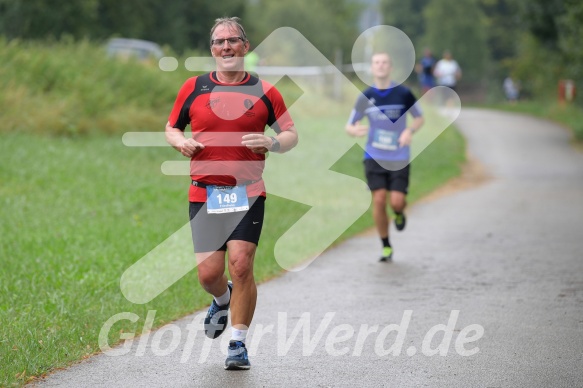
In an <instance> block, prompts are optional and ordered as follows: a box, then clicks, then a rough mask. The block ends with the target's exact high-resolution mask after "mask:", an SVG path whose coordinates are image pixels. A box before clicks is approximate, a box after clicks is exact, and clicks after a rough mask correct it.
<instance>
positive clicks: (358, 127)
mask: <svg viewBox="0 0 583 388" xmlns="http://www.w3.org/2000/svg"><path fill="white" fill-rule="evenodd" d="M346 132H347V133H348V134H349V135H350V136H354V137H362V136H365V135H367V134H368V125H364V124H360V123H359V122H356V123H354V124H352V125H350V124H348V125H346Z"/></svg>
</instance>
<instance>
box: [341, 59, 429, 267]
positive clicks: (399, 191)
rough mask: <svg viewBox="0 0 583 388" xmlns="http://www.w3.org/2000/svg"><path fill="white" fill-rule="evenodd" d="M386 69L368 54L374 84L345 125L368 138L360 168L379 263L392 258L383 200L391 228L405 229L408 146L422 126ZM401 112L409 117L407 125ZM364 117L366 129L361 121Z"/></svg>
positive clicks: (412, 101) (411, 100) (388, 65)
mask: <svg viewBox="0 0 583 388" xmlns="http://www.w3.org/2000/svg"><path fill="white" fill-rule="evenodd" d="M392 66H393V65H392V61H391V57H390V56H389V54H388V53H385V52H379V53H375V54H373V56H372V58H371V72H372V76H373V82H374V85H373V86H371V87H369V88H368V89H366V90H365V91H364V92H363V93H362V94H361V95H360V96H359V97H358V99H357V100H356V104H355V106H354V109H353V110H352V113H351V114H350V118H349V120H348V123H347V124H346V131H347V132H348V134H349V135H351V136H358V137H360V136H365V135H368V140H367V142H366V148H365V152H364V169H365V174H366V179H367V183H368V187H369V188H370V190H371V193H372V202H373V206H372V216H373V219H374V222H375V225H376V229H377V231H378V233H379V236H380V238H381V241H382V244H383V245H382V246H383V249H382V253H381V258H380V261H390V260H391V259H392V257H393V248H392V247H391V243H390V241H389V222H390V218H389V215H388V213H387V197H388V199H389V203H390V206H391V208H392V209H393V212H394V213H395V227H396V229H397V230H399V231H401V230H403V229H405V223H406V217H405V213H404V210H405V207H406V205H407V190H408V186H409V170H410V166H409V159H410V150H409V145H410V144H411V140H412V137H413V134H414V133H415V132H416V131H417V130H419V128H421V126H422V125H423V123H424V119H423V117H422V116H421V111H420V109H419V107H418V106H417V104H416V102H417V99H416V98H415V96H413V93H411V91H410V90H409V89H408V88H407V87H405V86H403V85H398V84H396V83H395V82H392V81H391V70H392ZM407 113H409V114H410V115H411V116H412V117H413V119H412V120H411V123H410V124H409V125H407ZM365 116H366V117H367V119H368V124H369V125H364V124H362V123H361V120H362V119H363V118H364V117H365Z"/></svg>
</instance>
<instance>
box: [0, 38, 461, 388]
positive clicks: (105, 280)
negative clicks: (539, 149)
mask: <svg viewBox="0 0 583 388" xmlns="http://www.w3.org/2000/svg"><path fill="white" fill-rule="evenodd" d="M3 44H4V47H3V48H2V50H4V51H3V52H5V53H9V54H10V55H12V57H11V58H20V57H21V56H23V55H24V56H26V55H32V54H31V52H30V51H27V50H23V52H20V53H19V52H16V51H18V50H16V49H15V48H10V47H8V46H10V45H9V44H6V42H4V43H3ZM0 46H2V45H0ZM20 48H22V47H20ZM10 50H13V51H10ZM14 50H16V51H14ZM54 50H55V51H56V52H59V50H64V51H63V52H64V53H65V54H67V53H70V52H69V51H67V50H73V49H72V48H70V47H69V48H54ZM80 50H81V51H83V50H86V52H85V54H86V55H87V57H88V58H93V60H95V61H97V62H98V63H101V62H99V61H101V60H103V59H99V58H97V57H94V56H92V55H93V54H92V51H93V50H92V49H91V47H90V46H87V47H86V48H83V47H81V49H80ZM27 53H28V54H27ZM61 54H62V52H61ZM39 55H41V57H40V58H42V59H38V58H36V57H30V58H29V60H28V61H26V60H24V59H23V58H24V57H23V58H21V59H19V60H20V61H21V62H19V66H21V67H22V68H25V69H26V71H22V72H14V73H10V72H11V71H13V70H11V69H7V68H6V67H3V68H2V70H1V72H0V82H3V85H9V84H10V82H12V84H10V85H12V86H13V87H12V88H8V89H4V90H3V92H2V94H1V95H0V99H1V100H2V101H4V102H6V101H11V98H12V97H14V94H13V93H14V90H20V93H21V94H20V97H19V100H17V101H13V102H12V104H13V105H12V109H13V111H11V112H9V111H3V112H2V113H1V116H2V118H3V119H5V120H4V121H3V125H2V129H0V139H1V141H0V155H2V163H1V164H0V182H2V185H0V219H2V223H0V234H1V235H2V239H1V240H0V258H1V261H2V266H0V289H1V290H0V365H1V368H0V386H10V385H21V384H23V383H25V382H26V381H29V380H30V379H31V376H39V375H42V374H44V373H47V372H50V371H52V370H54V369H55V368H60V367H64V366H67V365H70V364H71V363H73V362H75V361H77V360H80V359H82V358H84V357H87V356H89V355H91V354H93V353H95V352H99V347H98V342H97V338H98V335H99V331H100V329H101V326H102V325H103V323H104V322H105V321H106V320H107V319H108V318H110V317H111V316H113V315H114V314H117V313H120V312H131V313H135V314H137V315H138V316H139V317H140V319H139V321H138V322H136V323H130V322H129V321H121V322H119V324H116V326H115V327H114V328H113V329H112V330H111V332H110V343H115V342H116V341H117V340H119V333H120V332H133V331H135V330H136V328H139V327H142V326H143V324H144V319H145V317H146V313H147V311H148V310H156V311H157V313H156V320H155V322H154V326H160V325H162V324H163V323H166V322H169V321H172V320H175V319H177V318H179V317H182V316H184V315H186V314H188V313H189V312H192V311H194V310H196V309H200V308H202V307H204V306H205V305H207V304H208V302H209V298H208V295H207V294H206V293H205V292H204V291H202V290H201V288H200V286H198V282H197V279H196V270H194V271H192V272H190V273H188V274H187V275H186V276H184V277H183V278H181V279H180V280H179V281H178V282H176V283H175V284H174V285H172V286H171V287H169V288H168V289H167V290H166V291H165V292H163V293H162V294H161V295H159V296H158V297H156V298H155V299H153V300H152V301H151V302H149V303H147V304H144V305H137V304H133V303H130V302H129V301H128V300H126V299H125V298H124V296H123V295H122V293H121V292H120V278H121V276H122V274H123V273H124V271H125V270H126V269H127V268H128V267H130V266H131V265H132V264H133V263H135V262H136V261H138V260H139V259H140V258H142V257H143V256H144V255H145V254H147V253H148V252H150V251H151V250H152V249H153V248H155V247H156V246H157V245H158V244H160V243H161V242H162V241H164V240H165V239H166V238H168V237H169V236H171V235H172V234H173V233H174V232H175V231H176V230H178V229H179V228H181V227H182V226H183V225H184V224H185V223H186V222H187V221H188V219H187V196H186V194H187V187H188V179H187V178H186V177H171V176H166V175H163V174H162V173H161V172H160V165H161V164H162V162H164V161H166V160H183V159H182V158H181V157H180V155H178V154H177V153H176V152H175V151H174V150H172V149H170V148H169V147H160V148H128V147H125V146H124V145H123V144H122V142H121V133H123V132H125V131H127V130H136V128H139V129H144V130H158V129H160V128H161V127H162V126H163V124H164V123H165V117H166V116H167V114H168V110H169V109H170V106H171V104H172V101H173V99H174V95H175V93H176V90H177V87H178V86H179V85H180V84H181V82H182V81H183V80H184V78H186V77H185V76H184V75H181V74H164V75H163V76H160V72H159V70H158V71H156V70H155V69H149V68H148V67H144V66H143V65H140V64H125V65H124V66H123V67H122V68H120V67H119V64H117V65H116V64H109V63H108V64H107V66H112V67H111V68H110V69H109V70H108V71H113V72H114V73H115V72H119V73H124V74H126V75H127V76H128V77H130V78H131V77H132V74H129V73H136V74H137V75H136V74H133V76H135V77H137V78H136V80H134V81H131V82H130V81H127V82H130V84H126V85H125V86H123V87H120V88H121V89H120V90H119V94H120V95H121V96H122V97H123V98H121V99H120V100H117V98H118V97H119V96H117V97H115V96H114V97H111V98H112V99H116V100H115V101H117V102H116V103H110V102H107V103H106V102H102V101H99V99H96V100H91V98H93V97H87V96H86V93H90V92H91V89H88V90H85V91H84V92H83V93H82V92H81V91H79V93H78V94H74V95H73V96H71V97H68V94H69V92H71V91H73V90H83V88H84V87H87V88H89V86H88V85H87V86H79V85H78V84H77V83H73V84H71V85H70V86H67V87H65V86H63V83H65V82H66V79H67V78H74V79H76V80H77V81H78V82H80V83H84V82H88V83H91V82H90V81H89V79H91V77H90V73H87V74H86V77H87V78H88V79H87V80H85V79H84V78H85V77H81V76H77V73H76V72H78V71H80V70H79V69H80V68H79V67H78V66H73V65H72V64H66V63H64V62H60V61H61V60H62V55H57V57H59V58H61V59H55V58H53V57H52V56H50V55H49V54H48V53H45V52H44V51H43V50H42V49H40V54H39ZM43 55H46V57H42V56H43ZM31 58H32V59H31ZM35 58H36V59H35ZM84 58H85V57H84ZM37 60H38V61H41V62H42V63H44V64H45V65H44V66H41V65H38V70H35V69H36V68H32V67H31V66H32V64H34V63H35V61H37ZM85 60H88V61H89V62H92V61H91V60H89V59H87V58H86V59H85ZM51 61H54V62H55V64H56V65H55V66H54V67H52V68H51V65H48V64H47V63H50V62H51ZM65 62H66V61H65ZM70 62H74V61H70ZM27 66H28V67H27ZM61 66H71V67H68V68H67V70H66V71H63V73H62V74H60V73H59V74H56V75H54V79H55V80H56V81H55V82H54V83H48V84H46V85H45V86H43V87H42V88H40V89H35V88H36V86H34V85H33V84H34V83H35V82H33V81H30V80H26V79H25V78H24V77H25V76H26V73H27V72H29V73H28V76H29V77H31V79H34V77H41V75H40V74H42V72H41V69H42V68H50V69H52V70H51V71H52V72H57V73H58V69H59V68H60V67H61ZM103 66H106V64H105V63H104V64H103ZM125 66H129V67H125ZM51 71H49V73H48V74H51ZM100 71H101V70H99V69H96V68H95V69H94V72H96V73H99V72H100ZM37 72H38V74H36V73H37ZM125 72H129V73H125ZM7 74H8V77H4V75H7ZM187 76H188V75H187ZM14 77H20V78H14ZM99 77H100V76H99V75H98V76H96V79H97V80H99V79H100V78H99ZM141 77H144V78H141ZM121 78H124V77H121ZM121 78H120V79H119V80H118V82H126V81H121ZM160 78H162V79H164V80H165V81H164V80H162V81H160ZM17 80H18V83H17ZM139 80H141V81H139ZM102 81H103V80H102ZM138 81H139V82H138ZM71 82H73V81H71ZM103 82H105V81H103ZM133 82H136V84H134V83H133ZM142 82H146V83H152V84H153V85H158V86H156V87H154V88H153V89H151V88H150V87H152V85H148V86H144V87H143V89H139V91H137V89H136V88H139V87H142V85H138V84H140V83H142ZM93 83H94V84H95V87H96V88H100V87H105V86H103V85H98V82H97V81H94V82H93ZM158 83H159V84H158ZM108 85H109V86H107V87H108V88H112V87H114V86H113V84H108ZM132 85H133V86H135V88H134V87H133V86H132ZM177 85H178V86H177ZM282 87H283V89H284V90H283V92H284V95H285V96H286V98H288V96H291V98H294V99H295V98H298V97H299V95H300V93H298V92H297V89H294V88H289V89H287V90H286V86H285V85H282ZM128 88H130V89H132V90H133V92H128V91H127V89H128ZM109 90H110V91H111V89H109ZM100 93H102V92H100ZM135 93H138V95H141V94H144V95H145V96H143V97H142V99H141V100H140V98H136V95H135ZM156 93H160V96H150V95H151V94H156ZM107 94H108V93H105V92H103V95H105V97H107V96H106V95H107ZM103 95H102V96H103ZM148 96H149V97H148ZM306 98H307V103H306V104H305V106H304V108H301V106H300V109H299V110H298V111H296V112H294V113H295V115H294V118H298V120H297V122H298V123H301V127H300V131H301V136H302V142H301V143H300V144H301V146H302V147H304V146H306V145H309V144H311V141H309V140H310V138H311V136H313V139H314V140H315V141H314V147H315V148H310V147H307V148H306V149H302V148H299V149H298V151H297V154H298V155H302V159H304V160H303V161H302V163H305V164H304V166H307V167H304V170H301V169H300V170H299V171H300V173H302V172H303V175H301V177H302V179H305V182H304V183H305V184H306V185H311V186H310V187H314V188H315V189H317V188H318V187H321V186H318V182H317V177H315V176H312V174H311V171H310V170H309V169H306V168H309V167H310V166H312V165H313V166H315V165H316V163H320V162H321V160H320V159H318V158H320V157H323V154H324V153H323V152H322V148H321V147H320V145H321V144H327V147H325V149H326V150H334V148H335V146H336V145H337V144H336V142H345V139H346V136H345V134H344V132H343V129H342V128H343V127H344V123H345V120H346V116H347V115H348V113H349V109H350V106H351V104H352V101H348V102H346V103H344V104H337V103H332V102H327V101H324V100H323V99H322V98H321V96H318V95H315V94H313V95H310V96H306ZM124 99H125V100H127V101H128V104H123V103H121V101H123V100H124ZM75 100H80V101H77V102H75ZM90 102H93V103H95V104H105V105H97V106H93V107H88V106H87V104H88V103H90ZM36 103H38V104H40V105H35V104H36ZM59 104H64V106H65V107H66V109H64V111H63V112H68V111H69V110H70V109H72V108H74V107H77V108H78V109H79V110H74V111H73V113H74V115H73V116H74V117H73V116H67V117H69V119H70V121H68V120H64V121H62V122H63V123H65V124H66V125H64V124H62V123H61V121H59V120H56V121H47V122H45V123H42V122H39V121H38V117H42V116H43V115H45V114H46V115H50V113H51V111H52V110H53V109H58V107H59V106H60V105H59ZM69 104H72V105H69ZM298 105H300V104H298ZM27 106H38V108H39V109H40V111H39V112H37V111H35V110H32V113H30V115H29V116H31V117H32V119H31V118H30V117H29V116H27V115H26V112H27V111H26V110H22V111H18V109H24V107H27ZM92 109H95V112H94V113H91V110H92ZM112 110H113V111H115V112H114V113H111V114H112V115H113V116H111V117H110V118H111V120H112V121H110V122H108V123H109V124H108V126H105V127H103V128H102V127H101V126H102V125H104V124H103V123H104V122H101V121H98V118H99V117H101V116H103V112H106V113H107V112H110V111H112ZM15 112H20V113H18V114H16V113H15ZM132 112H134V113H132ZM144 112H148V113H144ZM92 114H93V116H92ZM107 114H109V113H107ZM107 114H106V115H107ZM133 114H135V116H132V115H133ZM140 115H142V116H144V115H146V116H147V117H148V118H147V119H146V120H145V121H144V122H139V123H140V124H135V123H133V124H132V126H131V128H130V127H128V126H126V125H125V124H124V123H126V122H131V118H134V119H136V120H137V119H138V117H139V116H140ZM58 116H59V115H58V114H55V117H58ZM9 119H10V120H12V121H10V120H9ZM84 120H85V121H84ZM96 120H97V121H96ZM126 120H130V121H126ZM84 122H86V123H91V124H87V125H88V126H87V127H84V126H83V125H84V124H83V123H84ZM38 123H42V124H43V125H42V128H39V126H38V125H35V124H38ZM67 128H68V129H67ZM83 128H86V129H83ZM45 133H49V134H51V136H39V135H40V134H45ZM54 134H67V135H71V134H74V135H75V136H52V135H54ZM81 134H84V136H79V135H81ZM322 140H325V142H324V141H322ZM302 152H305V155H308V156H310V157H313V158H314V159H306V157H304V156H303V155H304V154H302ZM290 155H292V156H293V153H290ZM324 156H326V155H324ZM276 157H277V156H274V157H273V158H274V159H272V160H271V161H268V164H269V163H271V162H274V161H275V160H276V159H275V158H276ZM327 157H328V159H327V160H328V161H330V160H331V161H332V162H334V161H335V160H337V159H339V160H337V161H336V162H335V163H334V168H333V169H334V171H338V172H341V173H342V174H346V175H350V176H353V177H357V178H359V179H362V178H363V172H362V163H361V159H362V150H361V149H360V147H359V146H358V145H355V146H354V147H352V148H350V149H348V151H347V152H345V153H344V154H343V155H335V154H333V153H332V154H329V155H327ZM330 158H331V159H330ZM463 160H464V145H463V141H462V138H461V136H460V135H459V134H458V133H457V131H455V129H453V128H449V129H448V130H446V131H445V132H443V133H442V134H441V135H440V136H439V137H438V138H437V140H436V141H435V142H433V143H432V144H431V145H430V146H429V147H428V148H427V149H425V151H423V153H422V154H421V155H420V156H419V157H418V158H416V159H415V160H414V162H413V169H414V170H413V171H414V173H413V174H412V182H411V188H410V189H411V190H410V191H411V196H410V198H411V200H412V201H414V200H415V199H417V198H419V197H420V196H423V195H424V194H427V193H428V192H430V191H432V190H433V189H435V188H436V187H437V186H439V185H441V184H442V183H443V182H445V181H446V180H447V179H448V178H451V177H453V176H456V175H457V174H458V173H459V168H460V165H461V163H462V162H463ZM318 165H321V164H318ZM330 165H331V163H330ZM298 166H299V165H292V166H290V167H288V168H289V169H298V168H299V167H298ZM322 190H326V188H325V187H324V188H322ZM325 193H327V192H318V191H315V192H313V195H316V196H318V195H319V194H325ZM266 206H267V210H266V212H267V215H266V221H265V224H266V225H268V228H266V229H264V233H263V236H262V240H261V244H260V247H259V250H258V254H257V257H258V259H257V261H256V277H257V280H258V281H265V280H267V279H270V278H272V277H274V276H277V275H279V274H281V273H282V268H281V267H280V266H279V264H278V263H277V262H276V261H275V260H274V259H273V252H274V246H275V243H276V241H277V240H278V238H279V237H280V236H282V235H283V234H284V233H285V232H286V231H287V230H288V229H289V228H290V226H292V225H293V224H294V223H295V222H296V221H297V220H298V219H300V218H301V217H302V215H303V214H304V213H305V212H306V211H307V210H308V209H309V207H308V206H306V205H304V204H302V203H301V202H298V201H292V200H288V199H286V198H284V197H282V196H277V195H270V196H269V199H268V201H267V202H266ZM371 225H372V221H371V218H370V213H369V212H366V213H365V214H363V215H362V216H361V217H360V218H359V219H358V220H356V221H355V222H354V223H353V224H352V225H351V226H350V227H348V228H347V230H346V231H345V232H344V233H343V234H342V236H340V237H339V238H338V241H341V240H343V239H345V238H347V237H349V236H352V235H354V234H355V233H358V232H360V231H362V230H364V229H366V228H368V227H370V226H371Z"/></svg>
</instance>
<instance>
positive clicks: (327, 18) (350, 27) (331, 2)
mask: <svg viewBox="0 0 583 388" xmlns="http://www.w3.org/2000/svg"><path fill="white" fill-rule="evenodd" d="M360 7H361V6H360V5H359V4H358V3H357V2H355V1H353V0H352V1H351V0H320V1H313V0H296V1H295V2H294V3H293V4H292V3H286V2H276V1H268V0H256V1H254V2H253V4H252V6H250V7H249V10H248V13H247V15H249V17H248V18H249V19H250V16H251V15H261V23H253V24H251V25H250V27H249V35H250V37H251V39H252V42H255V44H259V43H260V42H261V41H263V40H264V39H265V38H266V37H267V36H269V34H270V33H272V32H273V31H274V30H275V29H277V28H279V27H284V26H285V27H292V28H295V29H296V30H298V31H299V32H300V33H301V34H302V35H304V36H305V37H306V38H307V39H308V40H309V41H310V42H311V43H312V44H313V45H314V46H316V47H317V48H318V50H319V51H320V52H321V53H323V54H324V55H325V56H326V57H327V58H328V59H329V60H330V61H333V60H334V56H335V53H336V50H338V49H340V50H342V52H343V55H344V60H345V61H346V60H349V59H350V54H351V52H352V45H353V44H354V41H355V40H356V37H357V35H358V31H357V18H358V15H359V10H360Z"/></svg>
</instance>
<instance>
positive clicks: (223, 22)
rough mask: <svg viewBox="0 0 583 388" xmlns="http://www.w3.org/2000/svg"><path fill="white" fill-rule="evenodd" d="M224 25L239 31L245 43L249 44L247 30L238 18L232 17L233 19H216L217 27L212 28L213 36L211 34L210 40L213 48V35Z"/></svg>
mask: <svg viewBox="0 0 583 388" xmlns="http://www.w3.org/2000/svg"><path fill="white" fill-rule="evenodd" d="M222 25H227V26H229V27H234V28H236V29H237V30H238V31H239V36H240V37H241V38H243V40H244V41H245V42H247V34H245V29H244V28H243V26H242V25H241V19H239V18H238V17H237V16H231V17H222V18H218V19H215V25H214V26H213V28H211V34H210V35H211V39H210V44H211V46H212V44H213V35H214V33H215V30H216V29H217V27H218V26H222Z"/></svg>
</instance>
